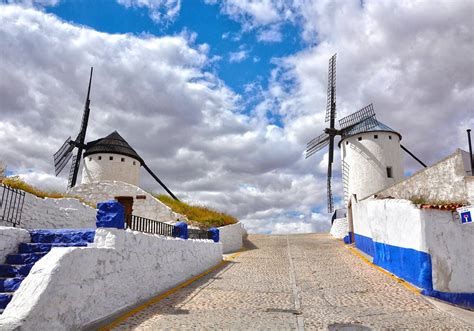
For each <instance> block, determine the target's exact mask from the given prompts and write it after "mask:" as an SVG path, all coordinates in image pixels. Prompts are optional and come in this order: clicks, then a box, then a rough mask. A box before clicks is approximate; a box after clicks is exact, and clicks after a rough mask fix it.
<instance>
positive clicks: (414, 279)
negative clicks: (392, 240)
mask: <svg viewBox="0 0 474 331" xmlns="http://www.w3.org/2000/svg"><path fill="white" fill-rule="evenodd" d="M374 247H375V249H374V253H375V254H374V261H373V263H374V264H375V265H378V266H380V267H382V268H384V269H385V270H387V271H390V272H391V273H393V274H395V275H397V276H398V277H400V278H403V279H405V280H407V281H408V282H410V283H412V284H413V285H415V286H418V287H420V288H423V289H427V290H431V289H433V280H432V268H431V256H430V254H428V253H425V252H420V251H417V250H415V249H411V248H403V247H398V246H392V245H389V244H383V243H379V242H374Z"/></svg>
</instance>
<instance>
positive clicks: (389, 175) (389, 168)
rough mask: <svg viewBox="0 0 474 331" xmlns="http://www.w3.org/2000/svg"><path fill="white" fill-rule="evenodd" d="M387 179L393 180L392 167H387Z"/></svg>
mask: <svg viewBox="0 0 474 331" xmlns="http://www.w3.org/2000/svg"><path fill="white" fill-rule="evenodd" d="M387 177H388V178H393V176H392V167H387Z"/></svg>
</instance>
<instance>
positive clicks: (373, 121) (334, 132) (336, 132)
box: [306, 54, 426, 213]
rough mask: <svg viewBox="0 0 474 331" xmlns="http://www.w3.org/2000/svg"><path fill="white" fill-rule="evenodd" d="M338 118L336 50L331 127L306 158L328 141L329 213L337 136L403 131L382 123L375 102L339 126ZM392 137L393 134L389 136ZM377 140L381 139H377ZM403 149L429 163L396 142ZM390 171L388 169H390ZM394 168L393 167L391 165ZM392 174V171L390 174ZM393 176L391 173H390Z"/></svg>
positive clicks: (329, 114)
mask: <svg viewBox="0 0 474 331" xmlns="http://www.w3.org/2000/svg"><path fill="white" fill-rule="evenodd" d="M335 121H336V54H334V55H333V56H332V57H331V59H330V60H329V69H328V89H327V106H326V117H325V122H329V127H328V128H326V129H325V130H324V132H323V133H322V134H321V135H319V136H317V137H316V138H314V139H312V140H311V141H309V142H308V144H307V146H306V158H309V157H310V156H312V155H313V154H315V153H316V152H318V151H320V150H322V149H323V148H324V147H326V146H328V145H329V151H328V152H329V155H328V171H327V210H328V213H332V212H333V211H334V200H333V195H332V188H331V181H332V164H333V160H334V138H335V137H336V136H341V137H342V139H341V141H342V140H343V139H347V138H348V137H352V136H354V135H357V134H362V133H367V132H371V131H374V132H383V133H395V134H397V135H398V136H399V137H400V139H401V135H400V134H399V133H397V132H396V131H394V130H393V129H391V128H389V127H388V126H386V125H384V124H383V123H380V122H379V121H378V120H377V118H376V116H375V111H374V107H373V105H372V104H369V105H367V106H365V107H364V108H362V109H360V110H358V111H356V112H355V113H353V114H351V115H348V116H346V117H344V118H342V119H340V120H339V127H340V128H339V129H336V128H335ZM374 138H375V139H378V135H374ZM389 138H390V139H391V136H390V137H389ZM377 143H378V142H377ZM397 146H399V147H400V148H401V149H402V150H403V151H405V152H406V153H408V154H409V155H410V156H411V157H413V158H414V159H415V160H416V161H417V162H418V163H420V164H421V165H422V166H423V167H426V165H425V164H424V163H423V162H422V161H420V159H418V158H417V157H416V156H415V155H414V154H413V153H411V152H410V151H409V150H408V149H407V148H406V147H404V146H403V145H397ZM387 171H388V170H387ZM390 172H392V169H390ZM389 175H391V173H390V174H389ZM389 177H391V176H389Z"/></svg>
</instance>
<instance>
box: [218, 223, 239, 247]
mask: <svg viewBox="0 0 474 331" xmlns="http://www.w3.org/2000/svg"><path fill="white" fill-rule="evenodd" d="M218 229H219V241H220V242H221V243H222V252H223V253H224V254H225V253H230V252H235V251H238V250H239V249H241V248H242V239H243V235H244V229H243V226H242V223H240V222H238V223H235V224H231V225H226V226H221V227H220V228H218Z"/></svg>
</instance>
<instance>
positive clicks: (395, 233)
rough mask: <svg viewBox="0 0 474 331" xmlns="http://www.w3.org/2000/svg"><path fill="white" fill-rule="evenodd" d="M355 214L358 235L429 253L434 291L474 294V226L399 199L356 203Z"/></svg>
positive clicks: (354, 203)
mask: <svg viewBox="0 0 474 331" xmlns="http://www.w3.org/2000/svg"><path fill="white" fill-rule="evenodd" d="M352 213H353V222H354V232H355V233H357V234H361V235H363V236H366V237H369V238H372V239H373V241H376V242H380V243H385V244H390V245H393V246H398V247H403V248H412V249H415V250H417V251H421V252H425V253H429V254H430V255H431V264H432V276H433V288H434V289H435V290H438V291H442V292H453V293H473V292H474V277H472V275H473V274H474V251H473V244H472V243H473V242H474V224H472V223H470V224H461V223H460V222H457V221H455V220H453V217H452V213H451V212H450V211H443V210H437V209H419V208H418V207H417V206H415V205H414V204H412V203H411V202H410V201H408V200H400V199H366V200H363V201H359V202H358V203H357V202H355V201H354V200H353V201H352Z"/></svg>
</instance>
